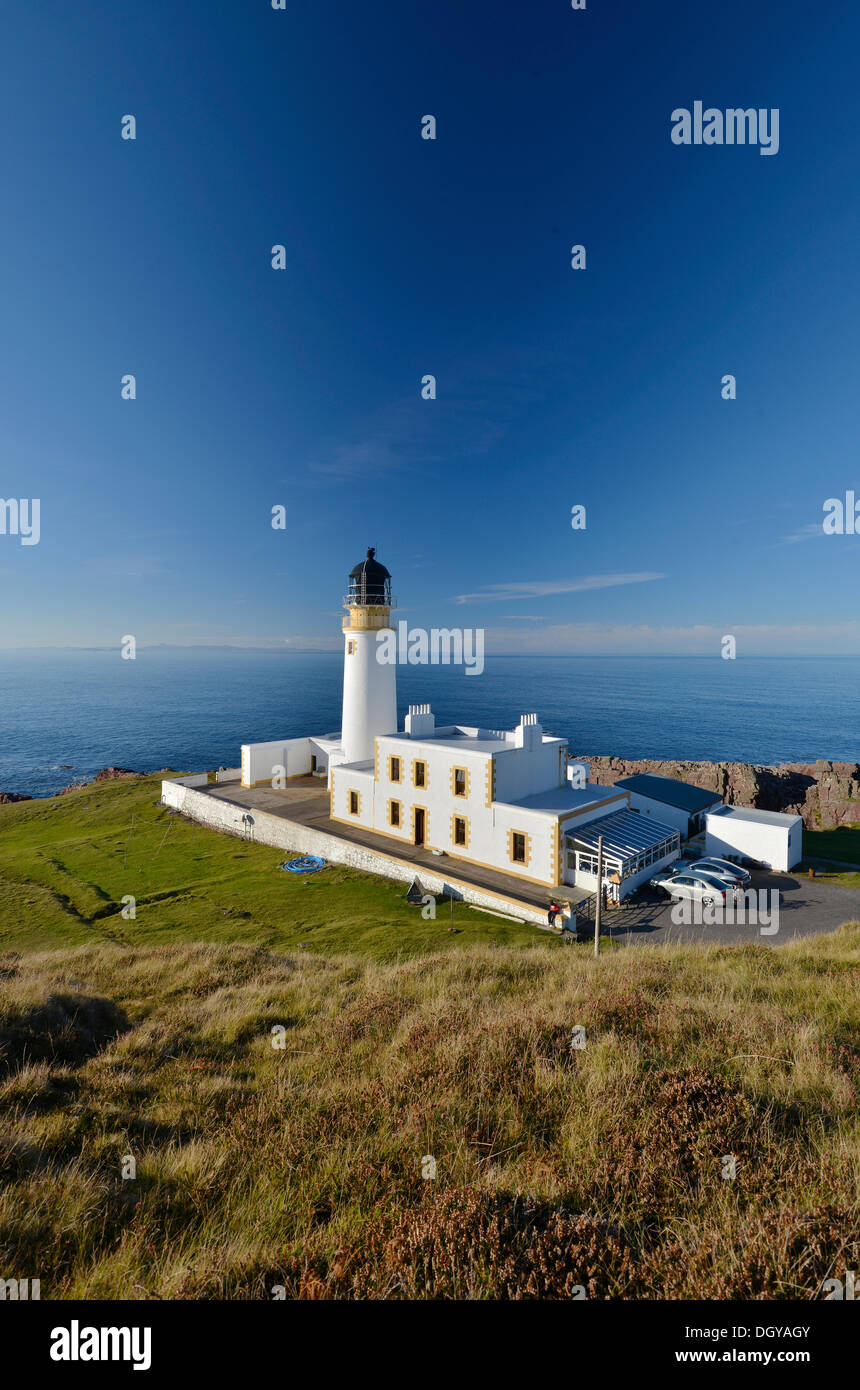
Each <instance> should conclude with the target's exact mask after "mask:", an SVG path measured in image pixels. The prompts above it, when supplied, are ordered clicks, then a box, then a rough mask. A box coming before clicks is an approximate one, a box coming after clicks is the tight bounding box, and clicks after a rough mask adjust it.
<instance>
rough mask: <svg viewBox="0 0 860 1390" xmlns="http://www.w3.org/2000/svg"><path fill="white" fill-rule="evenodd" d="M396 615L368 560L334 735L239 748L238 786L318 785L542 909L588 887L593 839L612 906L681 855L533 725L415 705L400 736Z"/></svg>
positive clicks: (624, 799) (347, 624) (353, 585)
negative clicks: (494, 722)
mask: <svg viewBox="0 0 860 1390" xmlns="http://www.w3.org/2000/svg"><path fill="white" fill-rule="evenodd" d="M394 606H395V604H394V600H393V599H392V597H391V576H390V575H389V573H388V570H387V569H385V567H384V566H383V565H381V564H379V562H378V561H377V560H376V559H375V556H374V552H373V551H372V550H369V551H368V553H367V559H366V560H364V561H363V562H362V563H361V564H360V565H356V567H355V569H354V570H353V571H352V573H351V575H350V584H349V592H348V593H347V595H346V597H345V599H344V607H345V609H346V617H345V618H344V620H343V631H344V680H343V722H342V728H341V730H340V731H339V732H336V733H329V734H324V735H318V736H308V737H306V738H294V739H287V740H275V741H273V742H269V743H263V744H245V745H244V746H243V748H242V784H243V786H246V787H251V786H255V785H257V784H259V783H262V782H270V783H271V784H272V786H273V787H274V788H276V789H277V787H278V786H282V785H283V784H284V781H285V780H286V779H290V778H293V777H300V776H307V775H308V774H309V773H316V774H317V775H318V776H320V777H322V776H326V777H327V781H328V789H329V808H330V819H331V820H332V821H334V822H336V823H338V824H340V825H343V826H351V827H356V828H360V829H363V830H364V831H366V832H368V833H369V834H372V835H373V836H382V837H385V838H386V839H387V840H388V841H389V842H390V843H391V846H392V852H395V847H399V849H400V850H401V851H402V853H403V857H407V858H408V857H409V854H410V852H411V853H412V854H414V851H415V849H416V848H418V849H421V850H435V851H437V852H439V853H440V854H443V855H446V856H450V857H451V858H454V859H457V860H462V861H464V862H467V863H470V864H475V865H479V866H482V867H484V868H488V869H493V870H497V871H502V872H504V873H505V874H508V875H510V876H511V877H513V878H519V879H522V880H524V881H526V882H529V883H532V884H539V885H541V886H542V887H544V888H546V889H547V890H548V891H547V897H548V898H549V897H550V896H551V891H550V890H554V889H558V888H560V887H561V886H563V885H565V884H568V885H574V886H576V887H579V888H583V889H586V890H591V891H594V890H595V889H596V885H597V878H596V852H595V851H596V844H597V837H598V835H600V834H602V835H603V840H604V857H605V868H604V881H605V883H606V884H607V886H608V891H609V893H610V896H612V897H613V898H616V899H617V898H620V897H624V896H626V894H627V893H629V892H631V891H632V890H633V889H634V888H636V887H638V886H639V884H640V883H642V882H643V881H644V880H645V879H646V878H649V877H650V876H651V875H652V874H653V873H654V872H655V870H656V869H657V868H659V867H661V866H662V865H664V864H667V863H669V862H670V861H671V860H672V859H674V858H676V857H677V855H678V853H679V848H680V836H679V834H678V830H677V829H676V827H675V826H674V824H673V823H672V822H671V821H668V820H666V819H663V820H659V819H657V818H654V819H653V820H652V821H651V822H646V821H645V819H644V818H643V817H641V816H637V815H635V814H633V812H632V811H631V809H630V794H629V792H628V791H627V790H626V789H624V788H623V787H620V786H615V787H600V786H592V785H587V784H586V785H584V786H583V785H581V783H582V781H583V780H584V778H583V775H580V776H579V777H575V778H574V777H571V775H570V774H571V773H572V772H573V771H575V770H577V769H581V765H576V764H571V760H570V758H569V754H568V747H567V743H566V741H565V740H564V739H561V738H556V737H554V736H553V735H551V734H548V733H545V732H544V730H543V728H542V727H541V725H540V724H539V723H538V718H537V715H536V714H524V715H522V716H521V718H520V721H519V723H518V724H517V726H516V728H515V729H511V730H505V729H489V728H475V727H469V726H465V725H461V724H448V725H444V726H437V724H436V718H435V715H434V714H433V713H432V711H431V709H430V706H429V705H413V706H411V707H410V709H409V713H408V714H407V716H406V720H405V726H404V728H403V729H402V730H400V729H398V727H397V697H396V666H395V665H394V664H393V663H392V662H389V661H385V662H380V661H379V660H378V659H377V654H378V650H379V648H378V634H380V633H390V632H391V630H392V624H391V609H392V608H393V607H394ZM586 775H587V774H586ZM578 783H579V784H578Z"/></svg>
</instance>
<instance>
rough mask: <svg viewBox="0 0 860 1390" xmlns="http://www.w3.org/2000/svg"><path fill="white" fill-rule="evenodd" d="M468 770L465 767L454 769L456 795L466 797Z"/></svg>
mask: <svg viewBox="0 0 860 1390" xmlns="http://www.w3.org/2000/svg"><path fill="white" fill-rule="evenodd" d="M466 790H467V788H466V769H465V768H463V767H455V768H454V795H455V796H465V795H466Z"/></svg>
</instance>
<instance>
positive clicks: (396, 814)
mask: <svg viewBox="0 0 860 1390" xmlns="http://www.w3.org/2000/svg"><path fill="white" fill-rule="evenodd" d="M388 824H389V825H393V826H395V827H397V826H399V825H400V802H399V801H389V803H388Z"/></svg>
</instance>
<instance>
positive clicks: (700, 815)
mask: <svg viewBox="0 0 860 1390" xmlns="http://www.w3.org/2000/svg"><path fill="white" fill-rule="evenodd" d="M615 785H616V787H620V788H621V789H622V791H626V792H628V793H629V795H630V806H631V808H632V809H633V810H634V811H638V812H639V814H640V815H643V816H653V817H654V819H655V820H660V821H665V822H666V823H667V824H668V825H672V826H674V827H675V829H676V830H678V831H679V832H680V835H681V839H682V840H688V839H689V838H690V836H691V835H696V834H698V832H699V831H700V830H704V828H705V816H706V815H707V814H708V812H709V811H713V810H716V809H717V807H718V806H722V804H723V803H722V798H721V797H720V796H718V795H717V793H716V792H712V791H708V790H707V789H706V788H704V787H694V786H691V785H690V783H689V782H678V781H676V779H675V778H674V777H658V776H657V775H656V774H654V773H650V772H640V773H637V774H636V775H635V776H633V777H622V778H620V779H619V781H617V782H616V783H615Z"/></svg>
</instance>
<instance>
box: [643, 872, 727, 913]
mask: <svg viewBox="0 0 860 1390" xmlns="http://www.w3.org/2000/svg"><path fill="white" fill-rule="evenodd" d="M651 887H652V888H662V889H663V892H664V893H668V894H669V897H670V898H695V899H697V900H698V901H699V902H700V903H704V904H705V905H706V906H707V904H708V903H714V902H725V900H726V898H727V897H728V895H729V893H730V892H731V891H732V888H731V885H730V884H728V883H725V882H723V881H721V880H720V879H718V878H711V877H709V875H708V874H704V873H701V872H699V873H692V872H691V871H690V872H687V873H680V874H677V873H676V874H658V875H657V877H656V878H652V879H651Z"/></svg>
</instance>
